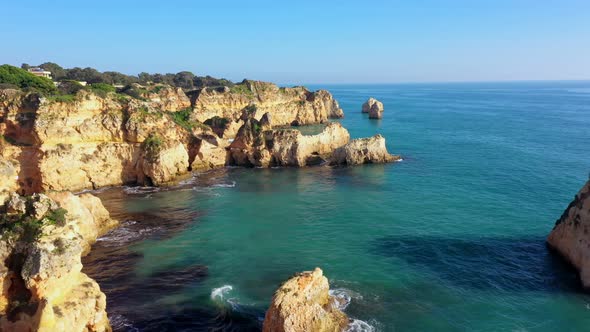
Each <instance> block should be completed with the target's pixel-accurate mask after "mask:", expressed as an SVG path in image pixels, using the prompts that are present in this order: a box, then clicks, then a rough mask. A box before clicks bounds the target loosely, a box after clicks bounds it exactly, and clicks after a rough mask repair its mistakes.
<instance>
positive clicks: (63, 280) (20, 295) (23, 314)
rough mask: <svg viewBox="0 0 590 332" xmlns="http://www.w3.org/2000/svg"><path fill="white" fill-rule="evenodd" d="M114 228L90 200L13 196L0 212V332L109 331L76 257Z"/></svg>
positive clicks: (101, 299) (99, 299)
mask: <svg viewBox="0 0 590 332" xmlns="http://www.w3.org/2000/svg"><path fill="white" fill-rule="evenodd" d="M115 225H116V222H115V221H113V220H112V219H110V217H109V213H108V212H107V211H106V210H105V208H104V207H103V206H102V204H101V202H100V200H99V199H98V198H96V197H94V196H92V195H90V194H83V195H81V196H74V195H72V194H71V193H68V192H63V193H52V194H49V195H48V196H45V195H43V194H35V195H33V196H31V197H28V198H26V199H25V198H24V197H20V196H19V195H16V194H13V195H12V196H11V197H10V200H9V202H8V203H7V204H6V206H5V207H4V211H2V220H1V224H0V226H1V236H2V239H3V241H1V242H0V261H1V262H2V263H1V265H0V281H1V284H2V292H1V294H0V330H2V331H47V332H49V331H110V330H111V328H110V325H109V321H108V318H107V314H106V298H105V295H104V294H103V293H102V292H101V291H100V287H99V286H98V284H97V283H96V282H95V281H94V280H92V279H90V278H89V277H88V276H87V275H86V274H84V273H82V272H81V269H82V263H81V255H82V254H85V253H86V252H88V250H89V248H90V245H91V244H92V243H94V242H95V241H96V238H97V237H98V236H100V235H102V234H104V233H105V232H106V231H108V230H109V229H110V228H112V227H114V226H115Z"/></svg>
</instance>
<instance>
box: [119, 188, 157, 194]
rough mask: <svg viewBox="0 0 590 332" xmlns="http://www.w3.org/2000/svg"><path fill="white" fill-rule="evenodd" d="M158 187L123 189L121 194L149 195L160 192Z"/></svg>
mask: <svg viewBox="0 0 590 332" xmlns="http://www.w3.org/2000/svg"><path fill="white" fill-rule="evenodd" d="M160 190H161V189H160V188H158V187H125V188H124V189H123V192H125V193H126V194H128V195H141V194H150V193H155V192H158V191H160Z"/></svg>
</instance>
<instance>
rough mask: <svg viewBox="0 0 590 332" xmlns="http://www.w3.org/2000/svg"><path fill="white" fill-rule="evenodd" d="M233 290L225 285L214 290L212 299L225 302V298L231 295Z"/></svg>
mask: <svg viewBox="0 0 590 332" xmlns="http://www.w3.org/2000/svg"><path fill="white" fill-rule="evenodd" d="M232 289H234V288H233V287H232V286H231V285H223V286H221V287H218V288H213V290H212V291H211V299H212V300H223V296H224V295H226V294H227V293H229V292H230V291H231V290H232Z"/></svg>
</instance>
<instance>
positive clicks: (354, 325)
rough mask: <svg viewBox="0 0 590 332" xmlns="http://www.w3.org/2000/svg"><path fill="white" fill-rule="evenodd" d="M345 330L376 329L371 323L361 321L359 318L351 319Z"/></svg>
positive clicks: (355, 331) (362, 330)
mask: <svg viewBox="0 0 590 332" xmlns="http://www.w3.org/2000/svg"><path fill="white" fill-rule="evenodd" d="M344 331H345V332H375V331H376V329H375V327H374V326H372V325H371V324H369V323H367V322H365V321H362V320H360V319H353V320H352V322H350V323H349V324H348V327H346V330H344Z"/></svg>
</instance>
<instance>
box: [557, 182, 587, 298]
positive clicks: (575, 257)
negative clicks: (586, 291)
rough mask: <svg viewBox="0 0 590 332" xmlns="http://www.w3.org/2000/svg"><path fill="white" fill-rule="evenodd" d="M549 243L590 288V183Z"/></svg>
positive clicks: (576, 198) (559, 220) (562, 216)
mask: <svg viewBox="0 0 590 332" xmlns="http://www.w3.org/2000/svg"><path fill="white" fill-rule="evenodd" d="M547 243H548V244H549V246H550V247H552V248H553V249H555V250H557V251H558V252H559V253H560V254H561V255H562V256H563V257H564V258H565V259H567V260H568V261H569V262H570V263H571V264H572V265H573V266H574V267H575V268H576V269H577V270H578V271H579V273H580V279H581V281H582V285H583V286H584V287H585V288H590V181H588V182H586V184H585V185H584V186H583V187H582V189H580V191H579V192H578V193H577V194H576V196H575V197H574V199H573V201H572V202H571V203H570V204H569V206H568V207H567V208H566V209H565V211H564V212H563V214H562V215H561V217H560V218H559V219H558V220H557V222H556V223H555V227H553V230H552V231H551V233H550V234H549V237H548V238H547Z"/></svg>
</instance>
